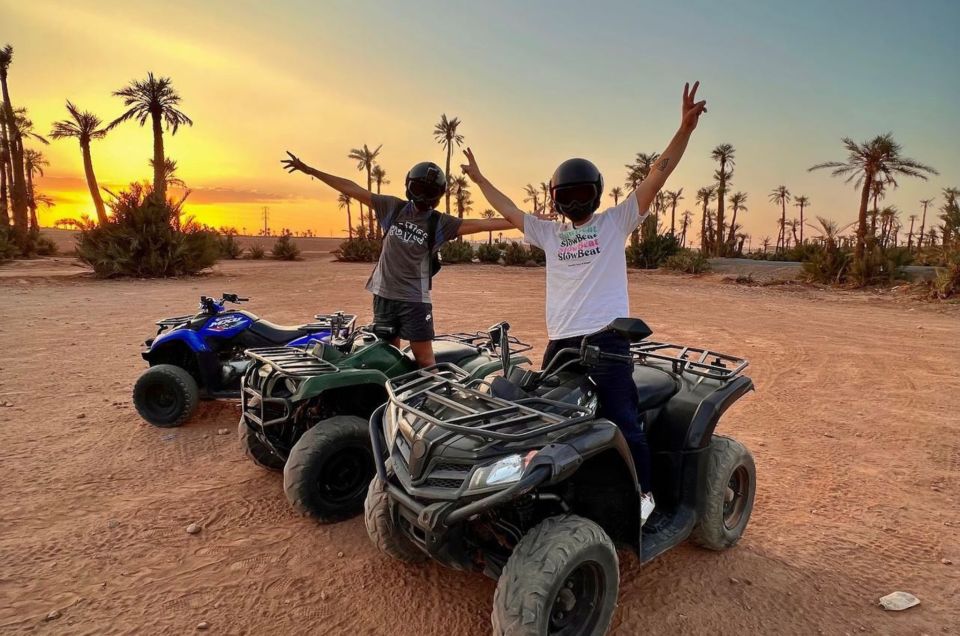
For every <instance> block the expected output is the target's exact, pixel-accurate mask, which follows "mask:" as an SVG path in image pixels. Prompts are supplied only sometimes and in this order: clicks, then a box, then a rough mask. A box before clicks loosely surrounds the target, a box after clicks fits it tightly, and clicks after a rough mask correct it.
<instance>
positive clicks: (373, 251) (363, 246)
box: [337, 238, 380, 263]
mask: <svg viewBox="0 0 960 636" xmlns="http://www.w3.org/2000/svg"><path fill="white" fill-rule="evenodd" d="M379 258H380V241H377V240H375V239H368V238H353V239H347V240H346V241H344V242H343V243H341V244H340V249H338V250H337V260H339V261H346V262H348V263H373V262H376V261H377V259H379Z"/></svg>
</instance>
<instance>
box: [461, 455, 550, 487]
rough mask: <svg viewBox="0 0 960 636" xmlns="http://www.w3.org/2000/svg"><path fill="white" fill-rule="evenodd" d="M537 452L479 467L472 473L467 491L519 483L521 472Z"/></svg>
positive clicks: (512, 456)
mask: <svg viewBox="0 0 960 636" xmlns="http://www.w3.org/2000/svg"><path fill="white" fill-rule="evenodd" d="M536 454H537V451H530V452H529V453H526V454H525V455H521V454H519V453H518V454H516V455H508V456H506V457H504V458H502V459H498V460H497V461H495V462H493V463H491V464H487V465H486V466H481V467H479V468H477V469H475V470H474V471H473V475H472V476H471V477H470V484H469V486H467V489H468V490H483V489H484V488H490V487H493V486H505V485H507V484H513V483H516V482H518V481H520V478H521V477H523V471H524V470H526V469H527V466H528V465H529V464H530V461H531V460H532V459H533V457H534V455H536Z"/></svg>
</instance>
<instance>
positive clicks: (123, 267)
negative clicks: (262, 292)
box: [77, 183, 220, 278]
mask: <svg viewBox="0 0 960 636" xmlns="http://www.w3.org/2000/svg"><path fill="white" fill-rule="evenodd" d="M110 207H111V208H112V209H113V216H112V217H111V218H110V219H109V220H108V221H107V222H106V223H104V224H102V225H93V224H92V223H90V224H88V225H86V226H84V227H83V228H82V229H81V231H80V234H79V235H78V236H77V256H78V257H79V259H80V260H81V261H83V262H84V263H87V264H88V265H90V266H91V267H93V271H94V273H95V274H96V275H97V276H98V277H101V278H112V277H116V276H136V277H139V278H158V277H165V276H182V275H184V274H196V273H197V272H200V271H201V270H204V269H206V268H208V267H210V266H211V265H213V264H214V263H216V262H217V259H218V258H219V257H220V245H219V244H218V242H217V234H216V232H213V231H210V230H207V229H204V228H202V227H200V226H199V225H198V224H197V223H195V222H194V221H193V220H192V219H187V220H183V219H182V218H181V209H180V206H179V205H175V204H173V203H171V202H169V201H163V200H162V199H161V198H160V197H158V196H154V195H153V193H152V192H151V189H150V187H149V186H146V185H142V184H138V183H134V184H131V185H130V189H129V190H127V191H125V192H121V193H120V194H118V195H117V196H116V197H115V200H114V201H113V202H112V203H111V204H110Z"/></svg>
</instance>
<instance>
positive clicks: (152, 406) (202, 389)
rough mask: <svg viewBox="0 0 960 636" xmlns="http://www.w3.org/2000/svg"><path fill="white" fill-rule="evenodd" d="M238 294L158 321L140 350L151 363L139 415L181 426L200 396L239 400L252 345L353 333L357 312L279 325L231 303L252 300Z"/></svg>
mask: <svg viewBox="0 0 960 636" xmlns="http://www.w3.org/2000/svg"><path fill="white" fill-rule="evenodd" d="M249 300H250V299H249V298H242V297H240V296H238V295H237V294H223V296H222V297H221V298H220V299H219V300H216V299H214V298H210V297H207V296H201V297H200V307H199V310H198V312H197V313H196V314H193V315H186V316H174V317H172V318H164V319H163V320H158V321H157V323H156V324H157V327H158V329H157V335H156V336H154V337H153V338H150V339H148V340H146V341H145V342H144V344H145V345H146V347H147V349H146V351H144V352H143V353H142V354H141V355H142V356H143V359H144V360H146V361H147V363H148V364H149V365H150V368H149V369H147V370H146V371H144V372H143V374H142V375H141V376H140V378H139V379H138V380H137V383H136V384H135V385H134V387H133V404H134V406H135V407H136V409H137V412H138V413H139V414H140V416H141V417H142V418H143V419H145V420H146V421H147V422H149V423H150V424H153V425H154V426H159V427H161V428H171V427H174V426H180V425H181V424H183V423H184V422H186V421H187V420H188V419H190V416H191V415H193V412H194V411H195V410H196V408H197V404H198V402H199V400H200V399H201V398H202V399H239V398H240V382H241V380H242V378H243V374H244V372H245V371H246V370H247V367H248V366H249V364H250V359H249V358H247V357H246V355H245V354H244V352H245V351H246V350H247V349H250V348H254V347H276V346H281V345H285V346H289V347H300V348H307V347H311V346H313V345H315V344H316V343H317V342H327V341H329V340H330V338H331V335H333V336H335V337H336V338H338V339H343V338H346V337H347V336H349V335H350V334H351V333H352V332H353V330H354V327H355V325H356V316H354V315H351V314H344V313H343V312H336V313H333V314H318V315H316V316H314V320H313V322H310V323H306V324H302V325H296V326H286V325H276V324H274V323H272V322H269V321H266V320H263V319H262V318H260V317H258V316H256V315H254V314H252V313H250V312H249V311H243V310H239V309H227V307H226V304H227V303H234V304H240V303H244V302H247V301H249Z"/></svg>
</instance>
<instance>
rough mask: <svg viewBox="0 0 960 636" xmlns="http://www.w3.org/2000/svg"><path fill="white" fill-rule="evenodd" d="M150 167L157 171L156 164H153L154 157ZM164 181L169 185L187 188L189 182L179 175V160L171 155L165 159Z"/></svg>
mask: <svg viewBox="0 0 960 636" xmlns="http://www.w3.org/2000/svg"><path fill="white" fill-rule="evenodd" d="M150 167H151V168H153V169H154V171H156V168H157V167H156V166H155V165H153V159H151V160H150ZM163 182H164V183H165V184H167V187H168V188H169V187H174V188H182V189H184V190H185V189H186V188H187V183H186V182H185V181H184V180H183V179H181V178H180V177H178V176H177V162H176V160H175V159H171V158H170V157H165V158H164V160H163Z"/></svg>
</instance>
